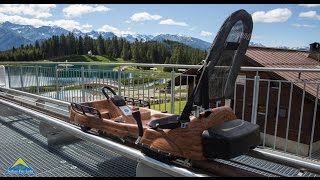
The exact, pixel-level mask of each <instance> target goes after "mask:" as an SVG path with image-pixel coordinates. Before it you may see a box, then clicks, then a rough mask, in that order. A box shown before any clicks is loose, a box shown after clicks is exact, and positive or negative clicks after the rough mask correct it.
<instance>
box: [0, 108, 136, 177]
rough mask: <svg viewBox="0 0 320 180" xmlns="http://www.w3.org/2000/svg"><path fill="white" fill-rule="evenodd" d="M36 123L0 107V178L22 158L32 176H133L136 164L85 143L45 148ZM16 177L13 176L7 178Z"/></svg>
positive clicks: (44, 140)
mask: <svg viewBox="0 0 320 180" xmlns="http://www.w3.org/2000/svg"><path fill="white" fill-rule="evenodd" d="M38 127H39V120H36V119H33V118H30V117H28V116H26V115H23V114H21V113H19V112H18V111H15V110H12V109H9V108H7V107H4V106H2V105H0V137H1V141H0V177H1V176H8V175H4V174H3V173H4V172H5V170H6V169H8V168H9V167H10V166H12V165H13V163H14V162H15V161H16V160H17V159H18V158H22V159H23V160H24V161H25V162H26V163H27V165H28V166H29V167H31V168H33V170H34V171H35V173H36V174H35V176H40V177H41V176H42V177H43V176H54V177H66V176H68V177H70V176H76V177H88V176H93V177H96V176H104V177H106V176H117V177H134V176H135V174H136V169H135V168H136V165H137V162H136V161H133V160H131V159H128V158H126V157H123V156H121V155H119V154H117V153H115V152H112V151H110V150H108V149H106V148H102V147H100V146H98V145H95V144H93V143H90V142H87V141H77V142H74V143H73V144H70V145H66V146H62V147H59V146H56V147H49V146H47V140H46V138H45V137H43V136H42V135H40V134H39V129H38ZM9 176H16V175H9Z"/></svg>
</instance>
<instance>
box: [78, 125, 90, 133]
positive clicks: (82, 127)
mask: <svg viewBox="0 0 320 180" xmlns="http://www.w3.org/2000/svg"><path fill="white" fill-rule="evenodd" d="M80 128H81V130H82V131H83V132H87V131H89V130H90V129H91V127H87V126H84V125H80Z"/></svg>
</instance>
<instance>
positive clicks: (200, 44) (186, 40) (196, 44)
mask: <svg viewBox="0 0 320 180" xmlns="http://www.w3.org/2000/svg"><path fill="white" fill-rule="evenodd" d="M152 40H153V41H163V40H170V41H177V42H180V43H183V44H186V45H188V46H191V47H193V48H198V49H201V50H208V49H209V48H210V46H211V43H209V42H207V41H203V40H201V39H197V38H194V37H190V36H183V35H171V34H160V35H157V36H155V37H154V38H153V39H152Z"/></svg>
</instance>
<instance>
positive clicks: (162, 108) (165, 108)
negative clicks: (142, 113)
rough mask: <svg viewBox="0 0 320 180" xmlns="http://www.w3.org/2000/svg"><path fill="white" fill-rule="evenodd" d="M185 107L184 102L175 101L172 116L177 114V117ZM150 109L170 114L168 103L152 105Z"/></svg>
mask: <svg viewBox="0 0 320 180" xmlns="http://www.w3.org/2000/svg"><path fill="white" fill-rule="evenodd" d="M185 105H186V101H185V100H182V101H175V102H174V114H177V115H179V114H181V112H182V110H183V108H184V106H185ZM159 106H160V109H159ZM179 107H180V109H179ZM150 108H151V109H154V110H158V111H161V112H164V111H167V112H168V113H170V112H171V104H170V102H169V103H162V104H152V105H151V107H150Z"/></svg>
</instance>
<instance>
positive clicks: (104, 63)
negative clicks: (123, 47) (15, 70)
mask: <svg viewBox="0 0 320 180" xmlns="http://www.w3.org/2000/svg"><path fill="white" fill-rule="evenodd" d="M1 64H2V65H23V64H32V65H35V64H36V65H52V64H53V65H54V64H56V65H58V64H72V65H108V66H139V67H168V68H190V69H199V68H201V67H202V65H186V64H146V63H108V62H26V61H21V62H0V65H1ZM216 67H219V66H216ZM241 71H263V72H273V71H285V72H288V71H289V72H315V73H320V68H313V69H311V68H310V69H309V68H279V67H248V66H242V67H241Z"/></svg>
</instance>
